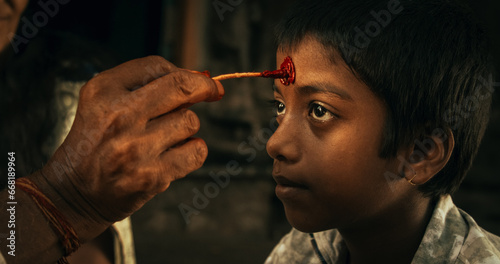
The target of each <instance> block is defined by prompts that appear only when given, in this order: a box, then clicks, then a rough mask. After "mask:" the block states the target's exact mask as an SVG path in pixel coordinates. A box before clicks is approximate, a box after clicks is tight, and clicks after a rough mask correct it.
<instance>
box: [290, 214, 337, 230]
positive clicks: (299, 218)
mask: <svg viewBox="0 0 500 264" xmlns="http://www.w3.org/2000/svg"><path fill="white" fill-rule="evenodd" d="M285 214H286V219H287V220H288V223H290V225H291V226H292V227H293V228H295V229H297V230H299V231H301V232H304V233H316V232H321V231H325V230H328V229H332V228H333V227H332V225H331V223H329V224H326V223H320V222H318V221H317V219H314V217H312V216H311V215H306V214H303V213H301V212H294V211H291V210H286V209H285Z"/></svg>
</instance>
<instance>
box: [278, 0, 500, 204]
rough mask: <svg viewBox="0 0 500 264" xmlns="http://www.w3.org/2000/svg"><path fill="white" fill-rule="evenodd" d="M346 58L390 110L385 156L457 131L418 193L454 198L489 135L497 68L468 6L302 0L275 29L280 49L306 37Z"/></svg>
mask: <svg viewBox="0 0 500 264" xmlns="http://www.w3.org/2000/svg"><path fill="white" fill-rule="evenodd" d="M308 35H310V36H313V37H315V38H316V39H317V40H318V41H319V42H320V43H322V44H323V45H324V46H325V47H326V48H327V49H329V50H332V56H331V59H332V60H333V58H334V55H333V54H334V53H333V51H336V52H338V53H340V54H341V56H342V58H343V60H344V61H345V63H346V64H347V65H348V66H349V67H350V69H351V70H352V72H353V73H354V74H355V75H356V76H357V77H358V78H359V79H360V80H362V81H363V82H364V83H366V84H367V85H368V86H369V87H370V89H371V90H372V91H373V92H374V93H375V94H376V95H377V96H378V97H379V98H381V99H382V100H383V101H384V103H385V104H386V108H387V114H388V115H387V116H388V118H387V120H386V123H385V131H384V139H383V140H382V142H381V147H380V154H379V155H380V157H382V158H394V157H396V155H397V153H398V151H399V150H400V149H402V148H405V147H410V146H412V145H413V144H415V142H416V140H423V139H424V138H425V137H427V136H429V135H431V133H433V131H435V130H436V129H437V130H442V131H450V130H451V131H452V132H453V136H454V138H455V148H454V150H453V152H452V154H451V157H450V160H449V162H448V163H447V165H446V166H445V167H444V168H443V169H442V170H441V171H440V172H439V173H438V174H437V175H435V176H434V177H433V178H432V179H431V180H429V181H428V182H427V183H425V184H423V185H421V186H419V190H420V191H422V192H423V193H424V194H425V195H426V196H429V197H438V196H440V195H444V194H452V193H453V192H454V191H456V190H457V189H458V187H459V185H460V183H461V182H462V180H463V178H464V177H465V175H466V173H467V171H468V170H469V169H470V167H471V165H472V160H473V158H474V157H475V155H476V153H477V151H478V148H479V144H480V142H481V139H482V136H483V134H484V131H485V129H486V126H487V123H488V119H489V112H490V105H491V97H492V96H491V95H492V92H493V88H492V83H491V80H492V74H493V67H492V63H491V58H490V55H489V52H488V50H489V41H488V38H487V34H486V31H485V30H484V28H483V26H482V25H481V23H479V22H478V21H477V19H476V18H475V17H474V15H473V12H471V11H470V10H469V9H468V8H467V6H465V5H463V4H461V3H459V2H456V1H451V0H423V1H412V0H400V1H398V0H383V1H382V0H332V1H328V0H310V1H298V2H297V4H296V5H295V6H294V7H292V8H291V9H290V12H289V13H288V14H287V15H285V17H284V19H283V20H282V21H281V23H280V24H279V25H278V26H277V28H276V36H277V45H278V48H279V49H281V50H283V51H288V50H293V49H294V48H296V47H297V45H298V44H299V43H300V42H301V41H302V40H303V39H304V37H305V36H308Z"/></svg>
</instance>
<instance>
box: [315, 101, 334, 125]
mask: <svg viewBox="0 0 500 264" xmlns="http://www.w3.org/2000/svg"><path fill="white" fill-rule="evenodd" d="M309 115H310V116H311V117H312V118H314V119H316V120H318V121H327V120H330V119H332V118H334V117H335V116H334V115H333V114H332V112H330V111H328V110H327V109H326V108H325V107H324V106H322V105H320V104H318V103H312V104H311V106H310V108H309Z"/></svg>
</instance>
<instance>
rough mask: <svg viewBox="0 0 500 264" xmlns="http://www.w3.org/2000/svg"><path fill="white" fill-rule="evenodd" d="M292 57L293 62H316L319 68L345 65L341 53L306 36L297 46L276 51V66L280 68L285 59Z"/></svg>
mask: <svg viewBox="0 0 500 264" xmlns="http://www.w3.org/2000/svg"><path fill="white" fill-rule="evenodd" d="M287 56H290V57H291V58H292V60H293V61H294V62H295V63H296V61H298V60H299V61H301V63H305V62H314V63H313V65H314V66H317V67H328V66H331V65H332V64H335V65H338V64H344V65H345V66H346V67H347V65H346V64H345V62H344V60H343V59H342V56H341V55H340V53H339V52H338V51H337V50H336V49H335V48H333V47H331V48H327V47H325V46H324V45H323V44H322V43H321V42H320V41H319V40H318V39H317V38H315V37H313V36H311V35H306V36H304V37H303V38H302V39H301V40H300V41H299V42H297V44H296V45H292V46H287V47H284V46H280V47H279V48H278V49H277V51H276V65H277V66H280V65H281V63H282V62H283V60H284V58H285V57H287ZM313 65H311V66H313Z"/></svg>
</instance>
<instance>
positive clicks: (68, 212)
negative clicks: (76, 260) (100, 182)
mask: <svg viewBox="0 0 500 264" xmlns="http://www.w3.org/2000/svg"><path fill="white" fill-rule="evenodd" d="M30 179H31V181H32V182H33V183H35V184H36V185H37V186H38V188H39V189H40V191H41V192H42V193H43V194H45V196H47V197H48V198H49V199H50V200H51V201H52V202H53V203H54V205H55V207H56V208H57V210H59V212H60V213H61V214H62V215H63V216H64V217H65V218H66V221H67V222H68V223H69V224H70V225H71V226H72V227H73V229H74V230H75V232H76V234H77V236H78V238H79V240H80V241H81V242H82V243H85V242H87V241H90V240H92V239H93V238H95V237H96V236H98V235H99V234H101V233H102V232H104V231H105V230H106V229H107V228H108V227H109V226H110V225H112V224H113V223H112V222H109V221H106V220H105V219H104V218H103V217H102V216H100V215H99V213H98V212H97V211H96V210H94V209H93V207H92V206H91V204H90V203H89V202H88V201H87V200H86V199H85V197H83V196H82V194H81V192H80V191H78V190H77V189H76V188H75V187H74V185H73V184H72V183H71V181H70V180H69V178H67V177H66V175H65V174H64V175H54V174H53V173H51V172H50V170H47V168H43V169H42V170H40V171H37V172H35V173H34V174H32V175H31V176H30Z"/></svg>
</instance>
